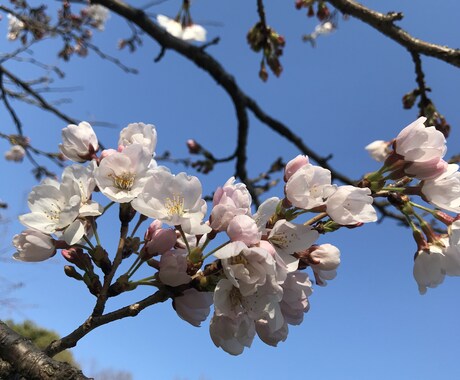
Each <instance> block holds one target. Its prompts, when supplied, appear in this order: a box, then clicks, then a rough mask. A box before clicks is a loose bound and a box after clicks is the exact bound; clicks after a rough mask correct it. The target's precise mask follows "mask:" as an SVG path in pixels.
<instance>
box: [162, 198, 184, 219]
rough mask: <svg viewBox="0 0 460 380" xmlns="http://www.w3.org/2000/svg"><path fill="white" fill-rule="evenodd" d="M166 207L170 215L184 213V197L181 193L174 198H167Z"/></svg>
mask: <svg viewBox="0 0 460 380" xmlns="http://www.w3.org/2000/svg"><path fill="white" fill-rule="evenodd" d="M165 208H166V210H167V211H168V214H169V215H178V216H182V215H184V198H183V197H181V196H180V195H173V197H172V198H166V200H165Z"/></svg>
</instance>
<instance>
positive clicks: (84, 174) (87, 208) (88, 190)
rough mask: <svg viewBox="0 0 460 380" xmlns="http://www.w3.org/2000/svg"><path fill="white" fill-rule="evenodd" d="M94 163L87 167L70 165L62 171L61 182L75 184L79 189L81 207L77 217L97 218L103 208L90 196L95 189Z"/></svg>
mask: <svg viewBox="0 0 460 380" xmlns="http://www.w3.org/2000/svg"><path fill="white" fill-rule="evenodd" d="M95 169H96V162H95V161H91V162H90V163H89V165H88V166H86V167H85V166H82V165H71V166H68V167H66V168H65V169H64V172H63V173H62V182H63V183H65V182H69V183H72V182H74V183H76V184H77V185H78V188H79V189H80V198H81V205H80V210H79V216H81V217H85V216H98V215H101V214H102V211H103V207H102V206H101V205H100V204H99V203H97V202H95V201H93V200H91V195H92V193H93V191H94V189H95V187H96V181H95V179H94V171H95Z"/></svg>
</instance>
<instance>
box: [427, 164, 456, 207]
mask: <svg viewBox="0 0 460 380" xmlns="http://www.w3.org/2000/svg"><path fill="white" fill-rule="evenodd" d="M458 168H459V166H458V165H457V164H449V165H448V167H447V170H446V172H445V173H443V174H441V175H440V176H439V177H437V178H435V179H431V180H426V181H423V182H422V188H421V191H422V194H423V197H424V198H425V200H426V201H427V202H429V203H431V204H432V205H434V206H436V207H439V208H441V209H444V210H447V211H452V212H456V213H460V172H459V171H458Z"/></svg>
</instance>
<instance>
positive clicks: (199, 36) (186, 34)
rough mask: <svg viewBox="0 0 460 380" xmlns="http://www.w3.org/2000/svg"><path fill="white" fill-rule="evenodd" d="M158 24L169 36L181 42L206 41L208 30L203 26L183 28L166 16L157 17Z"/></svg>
mask: <svg viewBox="0 0 460 380" xmlns="http://www.w3.org/2000/svg"><path fill="white" fill-rule="evenodd" d="M157 22H158V24H159V25H160V26H161V27H162V28H163V29H165V30H166V31H167V32H168V33H169V34H171V35H172V36H174V37H176V38H180V39H181V40H184V41H188V40H195V41H201V42H202V41H206V29H205V28H203V27H202V26H201V25H197V24H192V25H188V26H185V27H184V26H183V25H182V24H181V23H180V22H178V21H176V20H174V19H172V18H169V17H167V16H164V15H158V16H157Z"/></svg>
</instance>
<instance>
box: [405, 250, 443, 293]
mask: <svg viewBox="0 0 460 380" xmlns="http://www.w3.org/2000/svg"><path fill="white" fill-rule="evenodd" d="M444 266H445V264H444V254H443V249H442V248H441V247H440V246H438V245H430V248H429V250H428V249H427V250H420V251H418V252H417V254H416V256H415V260H414V272H413V273H414V278H415V281H417V284H418V291H419V292H420V294H425V293H426V290H427V288H435V287H436V286H438V285H439V284H441V283H442V282H443V281H444V277H445V271H444Z"/></svg>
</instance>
